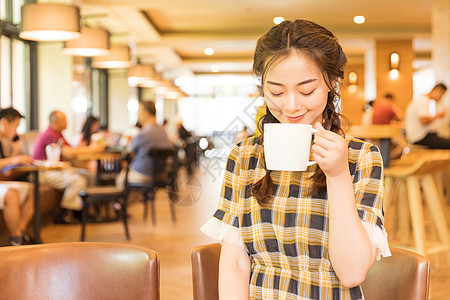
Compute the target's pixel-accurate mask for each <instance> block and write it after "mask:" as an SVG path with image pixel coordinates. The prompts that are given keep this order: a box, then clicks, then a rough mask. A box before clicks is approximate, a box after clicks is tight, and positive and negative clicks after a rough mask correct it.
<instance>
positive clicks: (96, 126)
mask: <svg viewBox="0 0 450 300" xmlns="http://www.w3.org/2000/svg"><path fill="white" fill-rule="evenodd" d="M99 129H100V122H94V123H92V124H91V133H96V132H98V130H99Z"/></svg>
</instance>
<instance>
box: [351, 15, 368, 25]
mask: <svg viewBox="0 0 450 300" xmlns="http://www.w3.org/2000/svg"><path fill="white" fill-rule="evenodd" d="M365 21H366V18H365V17H364V16H355V17H354V18H353V22H355V23H356V24H364V22H365Z"/></svg>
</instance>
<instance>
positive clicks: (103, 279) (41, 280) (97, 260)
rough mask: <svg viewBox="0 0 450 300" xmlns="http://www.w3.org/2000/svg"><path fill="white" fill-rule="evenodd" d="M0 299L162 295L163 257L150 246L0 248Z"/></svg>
mask: <svg viewBox="0 0 450 300" xmlns="http://www.w3.org/2000/svg"><path fill="white" fill-rule="evenodd" d="M0 257H1V258H2V259H1V260H0V280H1V281H0V282H1V283H2V286H3V287H2V288H1V289H0V299H30V298H34V299H50V300H53V299H55V300H56V299H87V300H90V299H93V300H94V299H95V300H98V299H154V300H156V299H159V259H158V255H157V254H156V253H155V252H154V251H152V250H150V249H147V248H143V247H137V246H133V245H123V244H107V243H54V244H44V245H34V246H20V247H2V248H0Z"/></svg>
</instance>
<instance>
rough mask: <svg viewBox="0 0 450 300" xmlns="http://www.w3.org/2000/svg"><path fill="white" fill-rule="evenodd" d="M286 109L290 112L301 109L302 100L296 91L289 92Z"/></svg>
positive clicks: (285, 103) (285, 104)
mask: <svg viewBox="0 0 450 300" xmlns="http://www.w3.org/2000/svg"><path fill="white" fill-rule="evenodd" d="M283 109H284V111H285V112H286V113H288V114H291V113H295V112H296V111H298V110H300V101H299V100H298V99H297V95H296V93H289V94H288V95H287V97H286V99H285V101H284V107H283Z"/></svg>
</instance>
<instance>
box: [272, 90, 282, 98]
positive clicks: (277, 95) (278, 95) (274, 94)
mask: <svg viewBox="0 0 450 300" xmlns="http://www.w3.org/2000/svg"><path fill="white" fill-rule="evenodd" d="M270 93H271V94H272V96H274V97H280V96H282V95H283V93H274V92H272V91H271V92H270Z"/></svg>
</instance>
